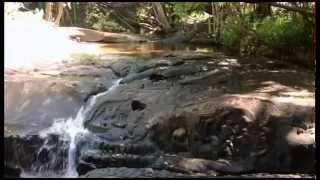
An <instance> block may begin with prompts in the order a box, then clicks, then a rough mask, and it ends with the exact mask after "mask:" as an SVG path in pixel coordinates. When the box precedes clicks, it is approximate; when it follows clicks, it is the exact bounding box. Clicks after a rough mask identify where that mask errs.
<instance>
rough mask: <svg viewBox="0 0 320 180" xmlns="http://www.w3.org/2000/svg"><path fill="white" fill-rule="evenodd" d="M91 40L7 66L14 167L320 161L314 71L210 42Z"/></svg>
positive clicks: (70, 169) (157, 168)
mask: <svg viewBox="0 0 320 180" xmlns="http://www.w3.org/2000/svg"><path fill="white" fill-rule="evenodd" d="M94 45H95V46H96V47H97V48H96V49H95V53H96V54H98V57H99V58H101V59H99V60H92V59H90V58H89V61H88V62H87V61H79V62H80V63H79V62H77V61H70V62H63V63H60V62H59V63H56V64H50V65H47V66H46V67H44V66H43V67H39V68H35V69H36V70H35V69H32V70H26V71H22V70H21V71H20V70H16V71H15V70H14V71H12V72H11V71H10V72H8V73H7V74H6V76H5V119H4V127H5V155H6V156H5V167H6V168H7V170H6V171H7V173H8V174H10V173H11V174H19V175H17V176H18V177H198V176H202V177H203V176H205V177H210V176H220V175H221V176H223V175H233V174H235V173H236V174H243V175H246V174H250V173H267V174H268V173H269V175H270V174H273V173H274V174H277V173H278V174H297V173H298V174H301V175H300V176H301V177H305V175H304V174H311V176H312V174H313V173H314V172H315V171H314V167H315V166H314V165H315V159H314V155H315V152H314V150H315V135H314V134H315V132H314V123H315V117H314V107H315V105H314V103H315V96H314V82H315V75H314V73H313V72H312V71H309V70H304V69H301V68H300V67H298V66H296V65H293V64H287V63H284V62H280V61H277V60H273V59H267V58H263V57H249V58H247V57H231V56H227V55H225V53H223V52H222V51H221V50H218V49H216V48H213V47H210V46H202V45H187V44H179V45H165V44H152V43H140V44H137V43H136V44H133V43H124V44H121V43H119V44H118V43H114V44H112V43H111V44H94ZM283 122H284V123H283ZM287 122H288V123H287ZM297 122H298V123H297ZM279 127H280V128H279ZM297 131H299V132H301V133H298V134H297V133H296V132H297ZM248 144H251V145H250V146H248ZM279 144H281V146H280V145H279ZM252 154H258V155H252ZM301 154H304V155H305V156H303V157H304V158H303V159H302V158H299V157H302V156H301ZM280 156H281V158H279V157H280ZM221 159H222V160H223V161H221ZM234 159H241V161H234ZM243 159H245V160H243ZM283 159H284V160H283ZM225 161H228V162H229V165H224V163H222V162H225ZM13 176H14V175H13ZM249 176H251V175H249ZM252 176H254V177H259V176H262V177H263V176H265V175H261V174H256V175H254V174H253V175H252ZM278 177H280V176H278Z"/></svg>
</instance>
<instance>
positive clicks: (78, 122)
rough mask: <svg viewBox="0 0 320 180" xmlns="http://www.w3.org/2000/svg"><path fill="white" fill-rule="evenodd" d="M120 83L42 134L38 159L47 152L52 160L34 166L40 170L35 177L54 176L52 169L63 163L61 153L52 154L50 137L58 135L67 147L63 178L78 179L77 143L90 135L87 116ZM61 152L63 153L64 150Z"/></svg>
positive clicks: (115, 83) (117, 81)
mask: <svg viewBox="0 0 320 180" xmlns="http://www.w3.org/2000/svg"><path fill="white" fill-rule="evenodd" d="M120 81H121V79H119V80H116V81H115V82H114V84H113V85H112V86H111V87H110V88H109V89H108V90H107V91H105V92H102V93H99V94H97V95H95V96H92V97H91V98H90V99H89V100H88V101H87V103H86V104H85V105H84V106H82V107H81V108H80V109H79V111H78V112H77V115H76V117H75V118H72V117H69V118H68V119H57V120H55V122H54V123H53V125H52V126H51V127H49V128H48V129H45V130H43V131H42V132H40V137H42V138H44V139H46V140H45V142H44V144H43V146H42V147H41V148H40V150H39V151H38V159H39V158H41V157H40V156H41V155H42V152H44V150H45V151H47V153H48V151H49V153H51V155H52V156H51V157H50V158H51V159H50V160H49V163H46V164H45V165H44V164H41V163H39V164H36V165H34V167H33V168H32V169H34V170H36V169H38V172H37V175H33V176H36V177H39V176H46V177H48V176H51V175H52V174H54V172H51V171H52V169H54V168H55V166H59V164H57V163H61V161H59V160H57V159H59V157H57V156H59V153H54V152H52V151H53V148H52V147H54V146H50V136H52V135H57V136H58V137H59V138H61V140H62V141H61V140H60V141H61V142H62V146H63V145H67V148H66V149H67V155H66V156H67V157H66V159H67V162H66V166H64V164H62V165H61V164H60V168H62V171H63V172H64V174H62V177H78V173H77V170H76V165H77V159H76V158H77V142H79V140H80V138H81V137H83V136H84V135H86V134H87V133H88V131H87V129H85V127H84V126H83V123H84V120H85V119H86V115H87V113H88V112H89V111H90V110H91V109H92V107H93V106H94V104H95V103H96V101H97V99H98V98H99V97H100V96H103V95H106V94H107V93H110V92H112V91H113V90H115V89H116V87H117V86H119V83H120ZM60 149H61V148H60ZM50 151H51V152H50ZM60 151H63V148H62V150H60ZM60 158H61V157H60ZM31 173H33V172H29V173H25V175H24V176H25V177H28V176H29V177H30V176H32V175H30V174H31ZM28 174H29V175H28ZM53 176H56V175H53Z"/></svg>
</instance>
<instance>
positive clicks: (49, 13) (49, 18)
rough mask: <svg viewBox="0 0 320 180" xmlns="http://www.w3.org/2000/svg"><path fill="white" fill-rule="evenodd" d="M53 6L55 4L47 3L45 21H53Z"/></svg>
mask: <svg viewBox="0 0 320 180" xmlns="http://www.w3.org/2000/svg"><path fill="white" fill-rule="evenodd" d="M52 6H53V2H47V3H46V9H45V16H44V19H45V20H46V21H50V22H51V21H52Z"/></svg>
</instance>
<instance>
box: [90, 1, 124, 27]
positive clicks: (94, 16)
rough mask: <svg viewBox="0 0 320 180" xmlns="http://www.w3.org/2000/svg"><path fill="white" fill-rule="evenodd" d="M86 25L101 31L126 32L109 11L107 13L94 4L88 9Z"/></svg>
mask: <svg viewBox="0 0 320 180" xmlns="http://www.w3.org/2000/svg"><path fill="white" fill-rule="evenodd" d="M86 25H87V26H88V27H91V28H93V29H96V30H99V31H111V32H124V31H126V29H125V28H123V27H122V26H120V25H119V24H118V23H117V22H115V21H114V20H113V19H112V18H110V14H109V13H105V12H104V11H102V10H101V9H100V8H99V7H98V6H96V5H92V6H91V7H89V8H88V10H87V18H86Z"/></svg>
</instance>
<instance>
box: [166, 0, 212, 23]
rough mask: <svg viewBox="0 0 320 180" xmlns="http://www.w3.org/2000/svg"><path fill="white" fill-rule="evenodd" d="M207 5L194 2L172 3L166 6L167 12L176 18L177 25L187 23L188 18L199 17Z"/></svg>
mask: <svg viewBox="0 0 320 180" xmlns="http://www.w3.org/2000/svg"><path fill="white" fill-rule="evenodd" d="M205 6H206V3H194V2H187V3H182V2H170V3H167V4H166V5H165V8H166V9H167V11H169V12H170V14H171V16H175V17H176V19H175V21H176V22H175V23H181V22H183V21H185V19H186V17H188V16H190V15H192V16H199V15H201V14H203V10H204V8H205Z"/></svg>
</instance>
